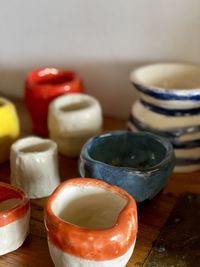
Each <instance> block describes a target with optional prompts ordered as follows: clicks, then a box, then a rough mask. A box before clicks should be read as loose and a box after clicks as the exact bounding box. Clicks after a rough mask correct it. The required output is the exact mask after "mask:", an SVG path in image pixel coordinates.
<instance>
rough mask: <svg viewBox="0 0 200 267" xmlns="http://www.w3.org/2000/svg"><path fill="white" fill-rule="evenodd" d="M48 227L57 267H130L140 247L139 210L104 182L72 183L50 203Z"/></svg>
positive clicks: (56, 192) (48, 203) (49, 201)
mask: <svg viewBox="0 0 200 267" xmlns="http://www.w3.org/2000/svg"><path fill="white" fill-rule="evenodd" d="M45 225H46V228H47V233H48V243H49V250H50V254H51V257H52V259H53V262H54V264H55V266H56V267H65V266H68V267H80V266H81V267H95V266H97V267H113V266H115V267H125V266H126V263H127V262H128V260H129V258H130V256H131V254H132V252H133V249H134V246H135V240H136V234H137V209H136V204H135V201H134V199H133V198H132V197H131V196H130V195H129V194H128V193H126V192H125V191H123V190H122V189H120V188H118V187H115V186H110V185H108V184H107V183H104V182H102V181H100V180H95V179H81V178H77V179H71V180H68V181H66V182H64V183H63V184H61V185H60V186H59V187H58V188H57V189H56V191H55V192H54V193H53V194H52V196H51V197H50V198H49V199H48V201H47V205H46V207H45ZM69 244H70V245H69Z"/></svg>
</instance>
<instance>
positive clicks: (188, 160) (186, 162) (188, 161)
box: [175, 158, 200, 166]
mask: <svg viewBox="0 0 200 267" xmlns="http://www.w3.org/2000/svg"><path fill="white" fill-rule="evenodd" d="M175 161H176V165H179V166H184V165H195V164H200V158H197V159H191V158H176V160H175Z"/></svg>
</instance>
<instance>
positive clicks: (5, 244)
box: [0, 182, 30, 256]
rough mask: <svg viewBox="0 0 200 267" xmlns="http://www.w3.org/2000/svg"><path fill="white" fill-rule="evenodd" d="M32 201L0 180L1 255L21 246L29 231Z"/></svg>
mask: <svg viewBox="0 0 200 267" xmlns="http://www.w3.org/2000/svg"><path fill="white" fill-rule="evenodd" d="M29 219H30V203H29V200H28V199H27V197H26V196H25V194H24V193H23V192H22V191H21V190H20V189H17V188H15V187H13V186H11V185H9V184H6V183H2V182H0V256H1V255H4V254H6V253H9V252H11V251H14V250H16V249H17V248H19V247H20V246H21V245H22V244H23V242H24V240H25V238H26V236H27V235H28V232H29Z"/></svg>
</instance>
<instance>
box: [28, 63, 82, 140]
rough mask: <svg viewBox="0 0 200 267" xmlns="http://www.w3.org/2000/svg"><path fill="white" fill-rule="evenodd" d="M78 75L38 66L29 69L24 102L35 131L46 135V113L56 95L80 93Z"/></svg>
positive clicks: (80, 87) (80, 82)
mask: <svg viewBox="0 0 200 267" xmlns="http://www.w3.org/2000/svg"><path fill="white" fill-rule="evenodd" d="M83 90H84V87H83V83H82V81H81V79H80V77H79V76H78V75H77V74H76V73H75V72H73V71H65V70H59V69H56V68H43V69H42V68H40V69H35V70H33V71H31V72H30V73H29V74H28V76H27V78H26V83H25V103H26V106H27V108H28V111H29V113H30V116H31V118H32V122H33V128H34V131H35V133H37V134H38V135H41V136H48V128H47V115H48V106H49V103H50V102H51V101H52V100H53V99H54V98H56V97H57V96H60V95H63V94H69V93H82V92H83Z"/></svg>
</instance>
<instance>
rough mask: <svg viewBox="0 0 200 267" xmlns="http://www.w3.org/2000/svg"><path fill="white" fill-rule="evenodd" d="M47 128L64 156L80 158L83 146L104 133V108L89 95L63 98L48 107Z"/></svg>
mask: <svg viewBox="0 0 200 267" xmlns="http://www.w3.org/2000/svg"><path fill="white" fill-rule="evenodd" d="M48 127H49V133H50V137H51V139H52V140H54V141H55V142H56V143H57V145H58V150H59V152H60V153H61V154H63V155H66V156H72V157H73V156H78V155H79V153H80V150H81V148H82V146H83V144H84V143H85V142H86V141H87V140H88V139H89V138H90V137H91V136H93V135H96V134H98V133H99V132H100V131H101V128H102V110H101V106H100V104H99V102H98V100H97V99H95V98H94V97H92V96H89V95H86V94H71V95H66V96H60V97H58V98H57V99H55V100H54V101H53V102H52V103H51V105H50V107H49V116H48Z"/></svg>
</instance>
